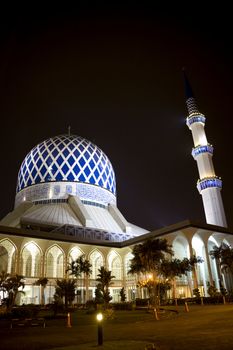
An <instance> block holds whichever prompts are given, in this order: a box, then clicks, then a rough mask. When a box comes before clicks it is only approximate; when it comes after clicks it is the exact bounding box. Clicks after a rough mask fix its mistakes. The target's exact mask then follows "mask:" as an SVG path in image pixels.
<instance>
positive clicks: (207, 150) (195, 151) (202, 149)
mask: <svg viewBox="0 0 233 350" xmlns="http://www.w3.org/2000/svg"><path fill="white" fill-rule="evenodd" d="M213 152H214V148H213V146H211V145H210V144H208V145H204V146H197V147H195V148H193V150H192V156H193V158H196V157H197V156H198V155H199V154H203V153H209V154H211V155H213Z"/></svg>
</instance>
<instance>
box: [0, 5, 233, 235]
mask: <svg viewBox="0 0 233 350" xmlns="http://www.w3.org/2000/svg"><path fill="white" fill-rule="evenodd" d="M83 3H86V5H76V7H72V6H71V5H70V8H58V7H56V8H51V9H50V8H48V7H43V6H41V8H40V7H39V3H38V8H28V7H26V5H25V8H24V6H23V5H22V3H20V6H19V7H18V8H14V9H12V8H11V9H9V8H6V9H3V8H2V11H1V15H0V16H1V18H0V23H1V24H0V26H1V34H0V35H1V47H0V49H1V53H0V89H1V96H0V99H1V101H0V113H1V137H0V143H1V173H0V174H1V175H0V176H1V177H0V179H1V209H0V217H3V216H4V215H6V214H7V213H8V212H9V211H11V210H12V209H13V206H14V197H15V187H16V179H17V173H18V170H19V168H20V165H21V162H22V161H23V159H24V157H25V156H26V154H27V153H28V152H29V151H30V150H31V149H32V148H33V147H34V146H35V145H36V144H38V143H40V142H41V141H43V140H45V139H47V138H49V137H52V136H55V135H59V134H63V133H66V132H67V128H68V126H69V125H70V126H71V133H73V134H76V135H80V136H82V137H85V138H87V139H88V140H90V141H92V142H94V143H95V144H97V145H98V146H99V147H100V148H101V149H102V150H103V151H104V152H105V153H106V155H107V156H108V157H109V159H110V160H111V162H112V165H113V167H114V170H115V174H116V180H117V196H118V207H119V209H120V210H121V212H122V213H123V215H124V216H125V217H126V219H127V220H128V221H129V222H132V223H134V224H136V225H138V226H141V227H144V228H146V229H149V230H152V229H157V228H160V227H163V226H166V225H170V224H173V223H176V222H179V221H182V220H185V219H191V220H195V221H198V222H205V217H204V210H203V206H202V199H201V196H200V195H199V193H198V191H197V189H196V181H197V179H198V171H197V165H196V162H195V161H194V159H193V158H192V156H191V150H192V147H193V141H192V136H191V132H190V131H189V129H188V127H187V126H186V124H185V118H186V116H187V110H186V105H185V97H184V88H183V77H182V67H183V66H185V67H186V70H187V75H188V77H189V80H190V82H191V85H192V87H193V91H194V94H195V97H196V100H197V104H198V106H199V110H200V112H202V113H203V114H205V116H206V118H207V120H206V128H205V130H206V134H207V139H208V141H209V143H210V144H212V145H213V146H214V157H213V162H214V166H215V171H216V175H218V176H221V178H222V180H223V190H222V196H223V201H224V206H225V211H226V216H227V221H228V225H229V226H230V227H233V216H232V198H233V186H232V180H233V169H232V155H233V141H232V130H231V128H232V118H233V114H232V101H233V94H232V80H233V74H232V62H233V60H232V59H233V57H232V56H233V55H232V53H231V46H232V39H231V32H230V30H231V26H232V24H231V18H230V15H231V12H230V11H228V9H227V8H225V9H224V10H223V9H221V8H219V7H218V8H217V7H216V8H214V7H213V8H212V9H208V10H207V9H203V8H200V7H198V5H196V6H197V8H195V6H194V5H192V6H193V7H191V6H190V8H183V9H179V8H176V9H171V8H169V9H167V10H165V9H158V8H157V7H156V6H152V5H149V2H148V3H146V2H142V3H143V4H144V5H142V4H141V5H136V3H135V2H132V4H133V5H132V4H131V3H127V4H126V2H124V5H119V4H118V5H114V1H113V2H111V5H107V6H106V4H105V5H104V4H103V3H102V2H97V5H93V4H91V3H89V2H85V1H84V2H83ZM88 4H89V5H88ZM12 6H13V5H12ZM212 6H213V5H212ZM181 10H183V11H181ZM184 11H185V13H183V12H184Z"/></svg>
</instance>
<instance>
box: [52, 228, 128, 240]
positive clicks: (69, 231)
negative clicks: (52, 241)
mask: <svg viewBox="0 0 233 350" xmlns="http://www.w3.org/2000/svg"><path fill="white" fill-rule="evenodd" d="M53 232H59V233H63V234H65V235H68V236H74V237H76V238H77V239H78V240H79V241H83V242H90V241H110V242H122V241H126V240H127V239H131V238H133V237H135V236H134V235H133V234H127V233H114V232H108V231H105V230H100V229H93V228H86V227H79V226H75V225H63V226H61V227H59V228H56V229H55V230H53Z"/></svg>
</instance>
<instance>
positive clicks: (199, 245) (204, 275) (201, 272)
mask: <svg viewBox="0 0 233 350" xmlns="http://www.w3.org/2000/svg"><path fill="white" fill-rule="evenodd" d="M192 247H193V253H194V255H195V256H196V257H200V258H202V260H203V262H202V263H200V264H196V269H195V270H196V275H197V282H198V287H200V288H202V289H203V288H204V290H202V291H201V290H200V288H199V290H200V291H201V294H203V293H204V292H205V295H206V294H207V289H208V286H207V281H208V280H209V272H208V266H207V259H209V257H208V256H206V251H205V244H204V241H203V239H202V238H201V236H200V235H199V234H195V235H194V236H193V238H192Z"/></svg>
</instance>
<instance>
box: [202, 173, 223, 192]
mask: <svg viewBox="0 0 233 350" xmlns="http://www.w3.org/2000/svg"><path fill="white" fill-rule="evenodd" d="M213 187H214V188H220V189H221V188H222V180H221V179H220V178H219V177H217V176H214V177H207V178H204V179H201V180H198V182H197V188H198V191H199V192H201V191H203V190H205V189H207V188H213Z"/></svg>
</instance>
